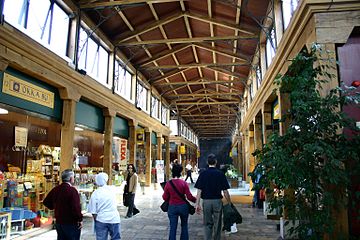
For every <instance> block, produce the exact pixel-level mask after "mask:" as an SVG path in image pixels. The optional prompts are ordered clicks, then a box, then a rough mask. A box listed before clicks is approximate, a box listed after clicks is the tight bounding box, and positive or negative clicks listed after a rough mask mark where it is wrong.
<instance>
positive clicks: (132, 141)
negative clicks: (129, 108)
mask: <svg viewBox="0 0 360 240" xmlns="http://www.w3.org/2000/svg"><path fill="white" fill-rule="evenodd" d="M137 125H138V123H137V121H135V120H129V164H135V158H136V126H137Z"/></svg>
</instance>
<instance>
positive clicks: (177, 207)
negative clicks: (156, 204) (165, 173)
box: [162, 164, 196, 240]
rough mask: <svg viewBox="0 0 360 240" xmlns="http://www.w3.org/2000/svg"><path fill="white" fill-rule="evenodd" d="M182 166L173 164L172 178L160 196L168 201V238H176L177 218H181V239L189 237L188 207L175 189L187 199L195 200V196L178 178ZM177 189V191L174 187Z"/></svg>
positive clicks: (184, 239) (172, 239) (170, 239)
mask: <svg viewBox="0 0 360 240" xmlns="http://www.w3.org/2000/svg"><path fill="white" fill-rule="evenodd" d="M182 170H183V167H182V166H181V165H180V164H174V165H173V167H172V169H171V173H172V177H173V179H172V180H170V181H171V183H172V184H173V185H174V186H173V185H172V184H171V183H170V181H169V182H167V183H166V185H165V188H164V193H163V195H162V198H163V199H164V201H169V209H168V218H169V222H170V232H169V240H176V229H177V225H178V219H179V217H180V220H181V234H180V239H181V240H188V239H189V232H188V218H189V207H188V205H187V203H186V202H185V201H184V200H183V198H182V197H181V196H179V194H178V193H177V191H178V192H179V193H180V194H182V195H186V198H187V199H188V200H189V201H192V202H195V201H196V198H195V197H194V196H193V195H192V194H191V192H190V189H189V186H188V185H187V183H186V182H185V181H184V180H182V179H181V178H180V176H181V172H182ZM174 187H175V188H176V189H177V191H176V190H175V189H174Z"/></svg>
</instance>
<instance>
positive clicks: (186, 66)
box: [140, 62, 250, 70]
mask: <svg viewBox="0 0 360 240" xmlns="http://www.w3.org/2000/svg"><path fill="white" fill-rule="evenodd" d="M231 66H250V64H248V63H243V62H233V63H191V64H179V65H159V66H142V67H140V69H147V70H158V69H176V68H178V69H182V68H198V67H203V68H205V67H231Z"/></svg>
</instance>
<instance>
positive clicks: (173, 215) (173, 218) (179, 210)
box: [168, 203, 189, 240]
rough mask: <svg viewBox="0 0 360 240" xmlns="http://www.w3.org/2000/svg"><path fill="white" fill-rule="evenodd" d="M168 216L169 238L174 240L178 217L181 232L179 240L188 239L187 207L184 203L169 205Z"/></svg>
mask: <svg viewBox="0 0 360 240" xmlns="http://www.w3.org/2000/svg"><path fill="white" fill-rule="evenodd" d="M168 217H169V220H170V233H169V240H176V229H177V225H178V219H179V218H178V217H180V219H181V234H180V240H188V239H189V232H188V218H189V207H188V206H187V204H186V203H184V204H181V205H169V210H168Z"/></svg>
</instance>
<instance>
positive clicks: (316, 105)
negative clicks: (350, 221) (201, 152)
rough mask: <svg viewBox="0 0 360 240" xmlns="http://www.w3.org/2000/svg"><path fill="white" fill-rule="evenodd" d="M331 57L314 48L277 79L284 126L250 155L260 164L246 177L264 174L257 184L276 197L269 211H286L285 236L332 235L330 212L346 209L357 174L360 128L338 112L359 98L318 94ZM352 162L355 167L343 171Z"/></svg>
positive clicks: (349, 93)
mask: <svg viewBox="0 0 360 240" xmlns="http://www.w3.org/2000/svg"><path fill="white" fill-rule="evenodd" d="M329 54H330V53H329V52H325V51H322V50H321V49H320V47H319V46H318V45H315V44H314V45H313V46H312V48H311V50H310V51H309V52H308V51H306V50H304V51H302V52H301V53H299V54H298V55H297V56H296V57H295V58H294V59H293V60H292V63H291V65H290V66H289V68H288V71H287V73H286V74H285V75H279V76H278V77H277V79H276V81H275V84H276V85H277V87H276V88H277V90H278V91H280V92H281V93H286V94H288V97H289V101H290V109H288V111H287V113H286V115H285V116H284V117H283V118H282V119H281V121H283V122H286V123H287V124H288V128H287V130H286V132H285V134H284V135H282V136H280V135H279V134H278V133H274V134H273V135H272V136H270V138H269V141H268V144H266V145H264V146H263V148H262V149H257V150H256V151H255V152H254V153H253V155H254V156H256V159H258V160H259V164H258V165H257V167H256V168H255V170H254V171H253V172H252V173H250V174H249V175H251V176H256V174H258V173H260V174H262V175H263V177H262V178H261V184H259V186H265V187H266V188H267V189H268V190H267V191H268V193H270V191H274V192H275V196H276V197H274V198H270V199H268V201H269V208H270V210H280V214H282V213H283V211H284V209H286V217H287V220H288V221H287V222H286V224H288V223H289V220H290V221H292V222H293V226H292V227H291V228H290V232H289V234H290V235H292V236H296V237H297V238H299V239H316V240H318V239H323V238H324V234H331V233H332V232H333V231H334V224H335V222H336V219H334V218H333V213H334V210H336V209H337V210H341V209H343V208H345V207H346V204H347V194H348V193H349V192H348V191H347V189H348V187H349V183H350V180H349V179H350V177H351V175H352V174H358V173H359V172H357V173H356V171H358V169H356V168H359V165H360V164H359V163H360V161H359V156H360V150H359V143H360V140H359V139H360V138H359V129H356V128H355V124H354V121H352V120H351V119H349V118H348V117H347V116H345V115H344V114H343V112H342V111H341V106H343V105H345V104H356V105H358V99H359V95H358V94H354V92H353V90H354V89H353V88H351V87H350V88H340V87H338V88H335V89H332V90H331V91H330V92H329V93H328V94H327V95H326V96H323V95H321V94H320V89H321V86H322V85H323V84H324V83H326V82H327V80H329V79H331V78H333V77H334V76H333V75H332V74H330V73H331V72H332V71H333V70H334V69H332V68H331V66H333V64H332V62H331V61H332V60H331V58H329V57H327V56H329ZM324 56H325V57H324ZM320 60H321V61H320ZM326 79H327V80H326ZM344 89H346V90H344ZM344 127H346V128H351V129H352V130H353V136H352V138H351V139H350V138H348V137H347V136H345V134H343V133H342V129H343V128H344ZM350 161H351V162H352V166H356V167H353V168H351V169H347V168H346V166H347V165H348V163H349V162H350ZM286 190H289V192H290V194H284V192H287V191H286Z"/></svg>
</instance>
